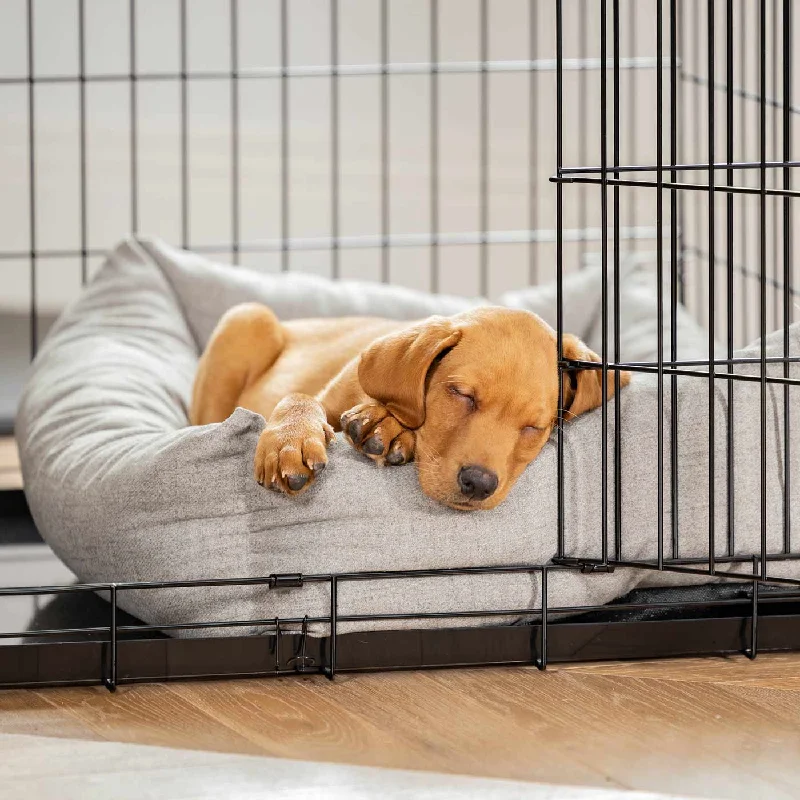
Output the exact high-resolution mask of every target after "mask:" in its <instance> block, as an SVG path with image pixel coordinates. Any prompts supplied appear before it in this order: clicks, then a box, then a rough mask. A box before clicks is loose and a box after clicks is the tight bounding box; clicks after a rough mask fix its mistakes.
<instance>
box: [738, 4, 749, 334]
mask: <svg viewBox="0 0 800 800" xmlns="http://www.w3.org/2000/svg"><path fill="white" fill-rule="evenodd" d="M746 3H747V0H741V2H740V4H739V31H740V33H739V64H740V67H739V83H740V84H741V89H742V90H744V87H745V86H746V82H747V34H746V30H747V25H746V22H747V16H746V14H747V12H746ZM734 94H735V95H737V96H738V98H739V141H740V143H741V144H740V150H741V152H742V156H743V157H744V156H745V155H746V154H747V152H748V149H747V147H748V144H747V114H746V109H747V104H746V103H745V96H744V94H742V93H741V92H737V91H734ZM740 208H741V214H742V224H741V225H740V226H739V227H740V228H741V231H742V236H741V258H742V263H743V264H747V263H748V246H747V245H748V239H747V229H748V227H749V225H748V214H747V198H745V197H742V198H741V203H740ZM742 283H744V282H742ZM741 295H742V297H741V321H742V335H743V337H744V342H745V343H746V342H749V340H750V333H749V331H750V314H749V313H748V308H747V292H746V291H744V286H742V292H741Z"/></svg>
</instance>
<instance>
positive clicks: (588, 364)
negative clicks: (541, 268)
mask: <svg viewBox="0 0 800 800" xmlns="http://www.w3.org/2000/svg"><path fill="white" fill-rule="evenodd" d="M561 363H562V365H563V366H564V367H565V368H570V367H573V368H574V367H580V368H581V369H597V370H600V369H602V368H603V366H602V364H597V363H595V362H592V361H575V360H571V359H567V360H565V361H562V362H561ZM758 363H759V364H760V363H761V361H759V362H758ZM703 365H704V366H707V362H705V361H704V362H703ZM608 369H611V370H615V369H624V370H629V371H630V372H644V373H650V374H653V375H657V374H658V365H656V364H613V363H609V364H608ZM663 371H664V374H665V375H684V376H686V377H688V378H705V379H706V380H707V379H708V372H706V371H703V370H698V369H695V370H692V369H684V368H678V367H675V368H673V367H667V366H666V365H665V366H664V367H663ZM714 376H715V377H716V378H719V380H732V381H743V382H745V383H748V382H749V383H758V382H760V381H761V376H760V375H742V374H741V373H738V372H737V373H733V372H716V373H714ZM765 380H766V382H767V383H769V384H775V385H777V386H785V385H789V386H797V385H799V384H800V378H783V377H780V378H778V377H773V376H766V377H765Z"/></svg>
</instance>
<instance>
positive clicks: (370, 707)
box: [0, 655, 800, 800]
mask: <svg viewBox="0 0 800 800" xmlns="http://www.w3.org/2000/svg"><path fill="white" fill-rule="evenodd" d="M0 733H23V734H37V735H43V736H56V737H75V738H83V739H95V740H108V741H117V742H133V743H142V744H157V745H167V746H171V747H184V748H190V749H203V750H214V751H222V752H231V753H246V754H265V755H272V756H280V757H286V758H299V759H308V760H316V761H329V762H341V763H351V764H361V765H374V766H383V767H399V768H410V769H419V770H434V771H441V772H451V773H460V774H467V775H477V776H492V777H505V778H516V779H523V780H536V781H542V782H552V783H568V784H582V785H593V786H609V787H619V788H635V789H644V790H651V791H661V792H666V793H668V792H673V793H675V794H685V795H691V796H704V797H727V798H745V797H747V798H774V799H775V800H778V798H796V797H798V796H800V656H796V655H777V656H760V657H759V658H758V659H757V660H756V661H755V662H749V661H747V660H746V659H745V658H730V659H707V660H699V659H698V660H690V661H686V660H684V661H669V662H659V663H649V664H604V665H582V666H571V667H554V668H551V669H549V670H548V671H547V672H546V673H544V674H543V673H539V672H537V671H536V670H535V669H504V670H461V671H443V672H426V673H395V674H383V675H364V676H344V677H339V678H337V680H336V681H335V682H334V683H330V682H329V681H327V680H326V679H324V678H316V677H309V678H302V679H300V678H297V679H294V678H281V679H271V680H251V681H229V682H214V683H185V684H177V683H176V684H170V685H158V686H156V685H154V686H128V687H122V688H121V689H120V690H119V691H118V692H117V693H116V694H115V695H111V694H109V693H108V692H107V691H106V690H105V689H101V688H96V689H85V688H84V689H49V690H39V691H33V690H29V691H16V690H15V691H6V692H0Z"/></svg>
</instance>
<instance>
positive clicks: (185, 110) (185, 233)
mask: <svg viewBox="0 0 800 800" xmlns="http://www.w3.org/2000/svg"><path fill="white" fill-rule="evenodd" d="M188 57H189V55H188V43H187V33H186V0H180V59H181V72H180V79H181V84H180V85H181V134H180V138H181V247H183V248H184V250H185V249H187V248H188V247H189V86H188V83H187V72H188Z"/></svg>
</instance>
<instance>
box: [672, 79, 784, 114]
mask: <svg viewBox="0 0 800 800" xmlns="http://www.w3.org/2000/svg"><path fill="white" fill-rule="evenodd" d="M683 77H684V79H685V80H686V82H687V83H694V84H695V85H697V86H708V78H704V77H703V76H701V75H695V74H693V73H691V72H684V73H683ZM714 89H715V90H716V91H718V92H727V91H728V86H727V84H724V83H720V82H719V81H715V82H714ZM731 93H732V94H733V95H735V96H736V97H741V98H742V99H743V100H752V101H753V102H754V103H758V104H759V105H760V104H761V95H760V94H758V93H757V92H750V91H748V90H747V89H742V88H741V87H740V86H735V87H732V88H731ZM764 105H765V106H771V107H772V108H779V109H786V110H788V111H789V113H791V114H800V106H796V105H793V104H789V105H788V106H784V103H783V101H782V100H778V99H777V98H775V97H769V96H767V97H764Z"/></svg>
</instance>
